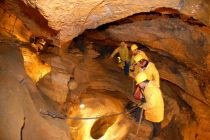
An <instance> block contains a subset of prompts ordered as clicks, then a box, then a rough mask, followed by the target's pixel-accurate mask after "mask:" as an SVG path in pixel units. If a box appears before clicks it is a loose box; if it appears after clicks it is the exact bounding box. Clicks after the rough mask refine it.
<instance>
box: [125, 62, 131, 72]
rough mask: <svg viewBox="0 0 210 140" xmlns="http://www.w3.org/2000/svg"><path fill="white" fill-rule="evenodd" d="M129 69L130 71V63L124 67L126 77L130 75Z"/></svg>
mask: <svg viewBox="0 0 210 140" xmlns="http://www.w3.org/2000/svg"><path fill="white" fill-rule="evenodd" d="M129 69H130V66H129V63H128V62H125V66H124V73H125V75H129Z"/></svg>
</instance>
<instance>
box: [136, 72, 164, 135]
mask: <svg viewBox="0 0 210 140" xmlns="http://www.w3.org/2000/svg"><path fill="white" fill-rule="evenodd" d="M135 80H136V83H137V86H138V87H139V88H141V90H142V91H143V95H144V98H145V100H146V102H145V103H143V104H142V105H141V106H140V108H142V109H143V110H144V116H145V119H146V120H148V121H150V122H152V124H153V126H154V129H153V136H158V135H159V133H160V130H161V121H162V120H163V117H164V102H163V98H162V93H161V90H160V89H159V87H158V86H156V84H155V82H154V81H150V80H148V78H147V75H146V74H145V73H144V72H141V73H139V74H138V75H137V76H136V77H135Z"/></svg>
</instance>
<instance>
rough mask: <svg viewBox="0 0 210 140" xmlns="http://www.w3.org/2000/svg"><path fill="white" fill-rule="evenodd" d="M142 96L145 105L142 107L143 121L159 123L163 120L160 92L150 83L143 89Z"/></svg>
mask: <svg viewBox="0 0 210 140" xmlns="http://www.w3.org/2000/svg"><path fill="white" fill-rule="evenodd" d="M143 95H144V96H145V99H146V103H144V104H143V105H142V108H143V109H144V110H145V119H146V120H149V121H151V122H161V121H162V120H163V118H164V102H163V97H162V93H161V90H160V89H159V88H158V87H157V86H156V85H155V83H154V81H150V82H149V83H148V85H147V86H146V87H145V89H144V92H143Z"/></svg>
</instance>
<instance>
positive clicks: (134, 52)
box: [131, 44, 149, 66]
mask: <svg viewBox="0 0 210 140" xmlns="http://www.w3.org/2000/svg"><path fill="white" fill-rule="evenodd" d="M131 54H132V57H131V66H132V65H133V64H135V61H134V57H135V56H136V55H137V54H138V55H141V56H142V58H144V59H145V60H149V58H148V57H147V55H146V54H145V53H144V52H143V51H142V50H139V49H138V46H137V45H136V44H132V45H131Z"/></svg>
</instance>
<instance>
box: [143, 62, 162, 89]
mask: <svg viewBox="0 0 210 140" xmlns="http://www.w3.org/2000/svg"><path fill="white" fill-rule="evenodd" d="M142 71H144V72H145V73H146V75H147V77H148V80H151V81H154V83H155V85H156V86H157V87H160V77H159V72H158V70H157V68H156V67H155V64H154V63H152V62H149V63H148V64H147V66H146V67H145V69H144V68H143V69H142Z"/></svg>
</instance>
